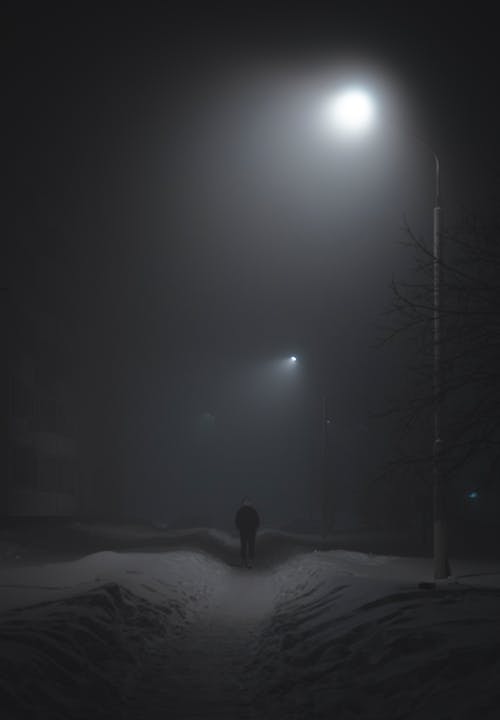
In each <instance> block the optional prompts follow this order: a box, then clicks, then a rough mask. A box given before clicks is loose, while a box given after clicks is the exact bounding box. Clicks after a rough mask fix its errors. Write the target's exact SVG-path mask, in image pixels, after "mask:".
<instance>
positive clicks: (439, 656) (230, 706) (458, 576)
mask: <svg viewBox="0 0 500 720" xmlns="http://www.w3.org/2000/svg"><path fill="white" fill-rule="evenodd" d="M110 534H112V533H111V530H110ZM188 535H189V537H188V536H187V535H186V534H184V535H182V534H178V535H177V537H176V542H177V545H178V547H177V549H176V548H175V543H174V541H173V540H172V538H171V542H169V547H168V549H167V550H166V551H165V550H164V551H160V550H159V549H156V550H155V551H151V550H148V551H147V552H132V551H127V552H116V551H113V550H105V551H99V552H95V553H91V554H89V555H85V556H83V557H80V558H79V559H71V560H54V561H51V562H47V563H44V562H42V561H41V560H40V559H38V561H37V562H30V564H23V565H22V566H20V565H19V562H20V561H19V560H18V561H17V563H18V564H16V561H15V556H14V559H12V557H10V556H9V558H8V559H6V560H5V561H4V563H3V566H0V707H2V718H5V719H6V720H14V719H15V720H17V719H18V718H19V719H21V718H22V719H23V720H24V719H25V718H26V719H28V718H37V719H38V718H40V719H42V718H44V719H45V718H51V719H53V720H58V719H59V718H60V719H61V720H62V719H63V718H64V720H71V719H73V718H82V719H83V718H90V717H92V718H113V717H117V718H121V719H122V720H129V719H132V718H134V719H138V720H139V719H142V718H144V720H154V719H155V718H160V717H161V718H175V719H178V720H182V719H183V718H192V719H193V720H194V718H197V719H198V718H199V719H201V718H207V719H208V718H218V719H219V718H222V719H223V718H233V719H235V720H236V719H237V718H242V720H244V719H245V718H255V719H256V720H257V719H258V720H260V719H262V720H271V719H273V720H274V719H277V720H279V719H280V718H287V719H289V718H327V717H328V718H332V717H334V718H338V719H341V720H344V719H345V720H347V719H349V718H384V719H386V718H426V719H430V720H432V719H434V718H440V719H443V718H453V720H455V719H456V718H457V719H458V718H464V719H465V718H467V719H469V718H476V717H477V718H481V719H483V718H490V717H491V718H493V717H495V718H497V717H498V716H499V712H500V682H499V678H500V566H499V565H498V564H496V565H494V564H492V565H479V564H477V563H471V562H470V561H469V562H467V563H466V562H462V563H460V562H459V561H455V562H454V563H453V572H454V573H455V575H454V577H453V578H452V579H451V580H448V581H446V582H441V583H439V584H438V586H437V587H436V588H435V589H421V588H419V583H420V582H422V581H426V580H430V579H431V563H430V561H429V560H427V559H422V558H408V557H406V558H398V557H390V556H382V555H372V554H366V553H361V552H352V551H345V550H329V551H315V550H314V542H313V541H312V540H309V541H307V540H306V539H304V538H303V537H302V538H301V537H299V536H295V537H294V536H286V537H285V536H283V534H275V533H270V532H268V533H266V534H265V535H264V536H263V537H262V538H261V543H260V545H259V546H258V548H259V550H260V554H259V561H260V562H259V563H258V565H257V567H256V568H254V569H253V570H247V569H243V568H240V567H238V566H237V548H236V541H235V539H234V538H229V537H228V536H226V535H223V534H221V533H214V532H208V531H197V532H195V533H190V534H188ZM188 540H189V541H188ZM18 557H19V556H18ZM24 562H26V561H24Z"/></svg>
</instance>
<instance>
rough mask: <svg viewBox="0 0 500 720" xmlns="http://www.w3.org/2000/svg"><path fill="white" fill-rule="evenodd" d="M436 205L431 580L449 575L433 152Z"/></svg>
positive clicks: (436, 229)
mask: <svg viewBox="0 0 500 720" xmlns="http://www.w3.org/2000/svg"><path fill="white" fill-rule="evenodd" d="M432 154H433V156H434V167H435V188H436V190H435V201H434V212H433V261H432V264H433V402H434V445H433V492H432V502H433V550H434V577H435V578H436V579H441V578H446V577H448V576H449V575H450V566H449V562H448V547H447V546H448V543H447V531H446V489H445V486H444V479H443V472H442V464H441V455H442V447H443V443H442V438H441V406H440V403H441V394H442V391H443V367H442V359H441V344H442V340H441V311H442V299H441V281H442V263H441V198H440V177H439V170H440V168H439V158H438V156H437V155H436V153H435V152H434V151H432Z"/></svg>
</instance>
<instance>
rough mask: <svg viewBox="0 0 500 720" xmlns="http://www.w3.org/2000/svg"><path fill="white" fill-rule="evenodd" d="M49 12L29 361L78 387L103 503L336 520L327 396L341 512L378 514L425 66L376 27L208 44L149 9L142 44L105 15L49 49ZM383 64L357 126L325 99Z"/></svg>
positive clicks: (416, 215) (19, 282) (28, 102)
mask: <svg viewBox="0 0 500 720" xmlns="http://www.w3.org/2000/svg"><path fill="white" fill-rule="evenodd" d="M89 26H90V23H89ZM146 26H147V32H146ZM120 27H121V25H120ZM29 32H31V35H30V34H29V33H28V35H27V42H28V41H30V42H31V43H32V45H31V47H32V52H31V55H28V56H27V59H25V60H24V64H23V62H21V64H20V67H19V74H20V77H21V78H22V87H23V90H22V92H23V97H22V100H23V102H22V105H21V108H22V111H21V114H20V130H21V132H22V134H23V142H22V143H21V144H20V145H19V148H18V167H19V170H20V172H19V191H20V193H19V197H20V201H19V207H20V210H21V212H20V213H19V222H18V238H17V241H16V244H15V246H14V247H13V248H12V263H11V272H12V274H11V280H10V281H9V302H10V303H11V307H12V318H13V328H14V331H13V343H12V346H13V348H14V349H13V365H15V366H17V367H22V365H23V363H24V362H25V361H26V357H27V358H28V361H27V362H28V366H29V367H32V370H30V372H32V373H33V372H34V374H35V375H36V376H37V377H38V378H39V380H38V382H39V385H40V386H43V387H44V388H45V389H47V391H48V392H49V393H52V394H54V393H56V394H58V395H59V396H60V398H62V400H61V403H62V405H64V413H63V414H64V422H63V425H64V427H63V428H62V430H63V431H64V433H65V434H68V435H70V436H71V437H72V438H73V439H74V440H75V444H76V447H77V456H78V478H79V480H78V486H79V499H78V502H79V506H80V510H81V512H83V513H84V514H85V513H88V514H96V513H99V514H104V515H111V516H119V517H132V516H133V517H140V518H142V519H153V518H154V519H158V520H161V521H162V522H165V523H168V524H171V525H174V526H175V525H179V524H181V525H182V524H188V525H192V524H193V523H194V524H212V525H216V526H221V527H226V526H227V524H228V523H231V522H232V520H231V517H232V511H233V509H234V507H235V506H236V505H237V504H238V502H239V500H240V499H241V497H242V495H246V494H248V495H250V496H251V497H252V498H254V500H255V502H256V504H257V505H258V506H259V507H260V509H261V511H262V514H263V517H264V518H265V521H266V522H267V523H269V524H270V525H273V526H275V527H290V526H292V527H294V528H295V529H306V528H307V529H313V528H316V527H317V524H318V523H319V517H320V512H321V511H320V506H321V473H322V459H321V458H322V452H323V450H322V437H321V435H322V402H323V398H324V397H325V396H326V397H327V404H328V414H329V416H331V418H330V419H331V423H330V424H329V429H328V433H329V435H328V448H329V449H328V452H329V454H330V462H331V463H332V469H331V476H332V483H334V484H335V487H336V488H337V489H336V495H337V501H336V506H337V509H338V510H339V515H338V517H339V518H340V516H341V515H342V513H343V514H344V516H345V520H344V522H346V523H357V522H361V518H360V517H359V512H358V508H357V502H358V500H359V495H360V493H362V489H363V487H364V485H365V484H366V483H368V482H369V481H370V480H371V479H372V478H373V477H374V476H376V475H377V473H379V472H380V468H381V466H382V465H383V463H384V460H385V459H386V458H387V457H388V456H389V455H390V452H391V442H392V440H391V437H392V427H391V425H390V424H387V423H385V424H384V423H376V422H375V421H374V420H373V415H374V414H375V413H377V412H379V411H381V410H384V409H385V407H386V406H387V405H388V404H390V402H391V398H393V397H394V396H397V395H398V393H399V394H400V393H401V392H402V387H403V385H404V382H405V379H406V377H407V371H406V368H405V358H406V357H408V355H411V353H412V351H413V349H412V348H411V347H407V348H403V349H401V348H399V349H398V348H388V349H382V350H381V349H377V348H376V347H375V346H376V344H377V341H378V340H380V337H381V335H383V332H384V331H383V329H381V327H380V326H381V325H383V323H384V321H383V319H382V317H383V316H382V313H383V312H384V310H385V309H386V308H387V304H388V300H389V297H390V290H389V283H390V281H391V278H392V277H393V275H394V274H398V275H399V276H404V274H405V272H406V270H407V268H408V266H409V265H410V264H411V258H410V257H409V256H408V255H407V254H405V253H404V252H402V251H401V249H400V248H399V247H398V242H399V241H400V240H401V239H402V236H403V224H404V222H408V223H409V224H410V226H411V227H412V229H413V230H414V231H415V232H416V233H417V234H419V235H421V236H422V237H427V238H428V237H429V236H430V234H431V226H432V198H433V192H434V185H433V160H432V154H431V152H430V151H429V150H428V149H426V148H424V147H422V145H421V143H420V142H419V141H418V140H417V139H416V138H415V134H424V135H425V133H426V131H428V130H429V129H430V127H431V125H430V118H431V117H432V113H431V109H430V106H429V104H426V103H424V102H422V92H423V85H422V82H416V83H414V85H413V86H411V85H410V83H409V82H408V76H406V77H405V76H404V73H403V72H402V68H400V67H399V66H398V64H397V63H394V62H390V61H389V59H388V58H387V57H386V58H384V57H383V55H382V54H381V53H380V52H378V53H372V52H371V51H370V45H373V44H370V43H368V45H367V49H365V50H363V51H362V52H361V51H358V50H356V49H355V48H351V47H350V48H347V50H348V51H347V52H346V46H345V44H342V43H340V44H339V43H337V45H336V46H335V48H334V49H331V50H329V49H327V50H325V47H327V45H326V44H325V43H323V44H320V46H318V48H317V49H316V50H315V51H314V52H311V51H310V50H309V49H308V48H302V50H301V51H298V50H297V52H295V49H294V46H293V43H292V41H291V40H290V43H289V44H288V45H286V43H285V45H286V47H283V46H282V47H280V45H279V43H278V44H276V45H273V43H268V42H267V41H266V45H265V47H264V46H263V47H253V48H252V50H251V51H250V50H249V48H248V47H247V46H246V45H245V44H244V43H243V44H241V43H240V44H238V42H237V41H236V39H234V38H233V39H231V38H230V37H229V36H227V37H225V39H224V42H218V41H217V37H216V36H211V35H210V34H208V35H207V36H206V37H203V40H201V35H202V34H201V33H198V35H197V37H199V43H198V44H196V43H194V44H193V47H192V50H190V49H188V45H186V42H185V40H186V38H185V36H181V38H180V40H179V41H178V42H174V41H173V40H172V42H170V43H168V42H165V40H164V37H163V36H162V33H163V32H166V31H165V30H164V29H163V30H161V29H158V30H157V31H156V32H154V31H153V29H152V25H150V24H148V23H145V21H144V23H142V24H140V27H139V28H137V29H136V31H135V32H136V34H134V30H133V28H132V25H131V24H127V33H126V35H125V36H124V37H125V38H126V39H128V41H129V42H128V45H127V48H128V49H127V52H124V51H123V48H122V46H121V45H120V42H121V41H120V40H119V34H118V32H116V33H115V34H113V32H111V31H110V30H109V27H108V25H104V26H102V27H101V28H100V29H97V26H96V27H95V28H93V29H92V31H91V34H90V36H89V37H91V38H92V43H93V44H92V43H90V44H89V43H88V41H87V40H85V38H84V37H83V35H76V36H71V34H66V35H65V36H61V37H59V38H58V41H57V42H55V43H54V44H53V45H52V46H51V50H50V52H49V51H48V50H43V51H42V50H40V52H39V54H38V55H37V48H39V43H41V40H40V39H39V38H38V37H37V36H36V33H35V30H34V29H33V28H31V30H30V31H29ZM172 32H173V31H172ZM147 33H149V34H147ZM50 37H52V36H51V34H50V33H49V38H50ZM172 37H173V35H172ZM35 38H36V39H35ZM131 38H135V40H136V44H135V45H133V43H131V42H130V40H131ZM219 40H220V38H219ZM132 46H133V47H135V50H134V51H132V50H131V47H132ZM90 47H91V48H92V49H91V50H90V49H89V48H90ZM35 55H37V57H39V60H40V62H39V63H38V64H36V63H30V61H29V58H30V57H34V56H35ZM415 77H416V75H415V74H414V75H413V78H414V79H415ZM361 79H362V80H363V82H364V83H365V85H366V86H367V88H368V89H369V90H370V92H372V93H373V96H374V97H375V98H376V99H377V112H376V116H375V122H374V126H373V127H372V128H370V131H369V132H367V133H366V135H365V136H364V137H362V138H359V139H356V140H354V139H346V138H339V137H336V136H335V133H334V132H333V129H332V128H331V127H329V125H328V122H326V115H325V103H327V102H328V99H329V97H330V96H331V94H332V93H333V92H335V90H337V89H338V88H339V87H340V86H341V85H344V84H345V83H347V84H353V83H354V84H355V83H357V82H360V81H361ZM434 122H435V121H434ZM435 127H437V124H436V125H435ZM435 127H434V128H433V129H435ZM417 131H423V132H417ZM432 135H433V133H429V136H432ZM436 135H439V138H440V139H441V138H442V136H443V134H442V133H441V134H439V133H437V134H436ZM454 183H455V181H454V180H453V181H452V179H451V176H450V175H448V181H447V184H446V186H445V193H447V194H448V196H450V195H451V194H452V190H455V189H456V187H455V185H454ZM292 353H294V354H296V355H297V357H298V363H297V367H294V368H288V367H284V366H280V362H283V361H284V359H286V358H287V357H289V356H290V354H292ZM405 353H406V355H405ZM33 367H34V369H33ZM280 368H281V369H280ZM291 370H293V373H292V372H289V371H291ZM339 522H340V520H339Z"/></svg>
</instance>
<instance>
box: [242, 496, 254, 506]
mask: <svg viewBox="0 0 500 720" xmlns="http://www.w3.org/2000/svg"><path fill="white" fill-rule="evenodd" d="M241 504H242V505H251V504H252V501H251V500H250V498H248V497H244V498H243V500H242V501H241Z"/></svg>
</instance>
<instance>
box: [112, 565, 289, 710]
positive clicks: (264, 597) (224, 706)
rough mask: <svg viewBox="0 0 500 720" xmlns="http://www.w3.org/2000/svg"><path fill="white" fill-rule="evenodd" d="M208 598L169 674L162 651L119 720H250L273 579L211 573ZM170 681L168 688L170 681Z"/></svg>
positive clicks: (219, 570)
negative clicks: (145, 719)
mask: <svg viewBox="0 0 500 720" xmlns="http://www.w3.org/2000/svg"><path fill="white" fill-rule="evenodd" d="M212 581H213V584H212V585H211V594H210V597H209V599H208V601H207V604H206V605H205V607H204V609H203V612H202V613H200V615H199V616H198V617H197V618H196V620H195V621H194V622H192V623H191V624H190V626H189V630H188V634H187V636H186V637H185V638H184V639H183V642H182V646H181V648H180V651H179V653H178V654H177V655H176V657H175V672H174V673H173V672H172V668H171V667H170V660H171V654H170V651H169V648H167V647H165V648H164V652H163V653H161V651H160V652H159V653H158V655H157V656H156V657H155V659H154V663H153V664H152V665H150V666H149V667H148V668H147V669H146V671H145V673H144V674H143V676H142V677H141V678H140V679H139V681H138V683H137V685H136V687H135V688H134V691H133V693H131V695H130V696H129V697H128V699H127V702H126V707H125V710H124V713H123V716H122V717H123V720H128V719H129V718H130V720H132V719H135V718H138V717H140V716H141V712H142V711H143V710H144V707H148V720H155V719H156V718H160V717H161V718H164V717H175V718H176V719H177V720H202V719H206V718H218V719H219V720H224V718H228V720H229V718H231V720H234V718H241V720H246V718H252V719H254V718H255V710H254V708H253V699H254V697H255V695H256V693H257V691H258V688H257V687H255V683H256V682H258V681H259V679H260V676H259V675H258V673H255V672H251V667H252V665H255V662H256V653H257V652H258V647H259V638H260V635H261V632H262V630H263V628H264V626H265V625H266V623H268V622H269V618H270V617H272V615H273V612H274V610H275V603H276V595H277V586H276V577H275V576H274V574H272V573H269V572H262V571H261V572H259V571H258V570H247V569H246V568H231V567H229V568H228V567H226V566H223V565H219V566H218V567H216V568H213V574H212ZM173 674H175V677H176V680H175V682H172V680H173V678H172V675H173Z"/></svg>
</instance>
